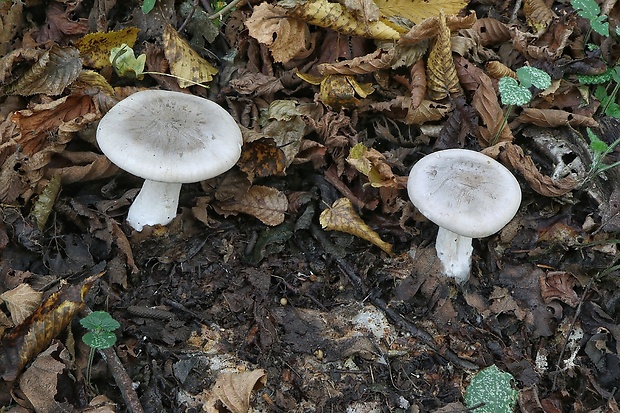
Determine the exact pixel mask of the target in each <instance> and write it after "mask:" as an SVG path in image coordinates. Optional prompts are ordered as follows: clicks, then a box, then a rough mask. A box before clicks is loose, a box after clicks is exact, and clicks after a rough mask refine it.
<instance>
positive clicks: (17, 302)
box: [0, 284, 43, 325]
mask: <svg viewBox="0 0 620 413" xmlns="http://www.w3.org/2000/svg"><path fill="white" fill-rule="evenodd" d="M42 295H43V294H42V293H40V292H38V291H35V290H34V289H33V288H32V287H31V286H29V285H28V284H19V285H18V286H17V287H15V288H13V289H12V290H9V291H6V292H4V293H2V295H0V300H2V301H4V303H5V304H6V306H7V308H8V309H9V312H10V313H11V320H12V321H13V323H14V324H15V325H17V324H21V323H22V322H23V321H24V320H25V319H26V318H28V317H29V316H30V315H31V314H32V313H34V311H35V310H36V309H37V308H38V307H39V304H41V296H42Z"/></svg>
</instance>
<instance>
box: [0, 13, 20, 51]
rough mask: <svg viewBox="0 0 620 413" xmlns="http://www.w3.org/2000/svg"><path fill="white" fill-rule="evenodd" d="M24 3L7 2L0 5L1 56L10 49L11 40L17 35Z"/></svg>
mask: <svg viewBox="0 0 620 413" xmlns="http://www.w3.org/2000/svg"><path fill="white" fill-rule="evenodd" d="M23 9H24V3H22V2H21V1H13V2H5V3H4V4H2V5H0V56H4V55H6V53H7V52H8V51H9V46H10V43H11V40H13V38H14V37H15V36H16V34H17V30H18V28H19V26H21V22H22V18H23V14H22V12H23Z"/></svg>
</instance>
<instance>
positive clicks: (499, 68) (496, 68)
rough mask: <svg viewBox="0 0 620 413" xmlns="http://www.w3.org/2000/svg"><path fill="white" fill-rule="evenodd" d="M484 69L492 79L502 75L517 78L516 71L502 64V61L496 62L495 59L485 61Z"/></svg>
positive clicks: (499, 77)
mask: <svg viewBox="0 0 620 413" xmlns="http://www.w3.org/2000/svg"><path fill="white" fill-rule="evenodd" d="M485 69H486V70H487V73H488V74H489V76H491V77H492V78H493V79H501V78H502V77H506V76H508V77H511V78H513V79H517V73H516V72H515V71H514V70H512V69H511V68H509V67H508V66H506V65H505V64H503V63H502V62H498V61H497V60H492V61H490V62H487V63H486V65H485Z"/></svg>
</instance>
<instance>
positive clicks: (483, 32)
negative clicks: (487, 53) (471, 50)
mask: <svg viewBox="0 0 620 413" xmlns="http://www.w3.org/2000/svg"><path fill="white" fill-rule="evenodd" d="M472 29H474V30H476V31H477V32H478V35H479V36H480V44H481V45H482V46H484V47H487V46H493V45H496V44H501V43H504V42H507V41H508V40H510V38H511V37H512V36H511V35H510V28H509V27H508V25H506V24H504V23H502V22H500V21H499V20H497V19H494V18H490V17H486V18H482V19H478V21H476V23H475V24H474V25H473V26H472Z"/></svg>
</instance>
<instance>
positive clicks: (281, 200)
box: [214, 185, 288, 226]
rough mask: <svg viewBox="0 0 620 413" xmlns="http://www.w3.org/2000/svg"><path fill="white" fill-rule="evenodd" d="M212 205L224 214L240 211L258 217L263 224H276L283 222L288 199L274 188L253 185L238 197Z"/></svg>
mask: <svg viewBox="0 0 620 413" xmlns="http://www.w3.org/2000/svg"><path fill="white" fill-rule="evenodd" d="M214 207H215V208H216V209H217V211H218V213H220V214H222V215H224V216H228V215H230V214H234V215H236V214H238V213H240V212H241V213H244V214H248V215H252V216H253V217H255V218H258V219H259V220H260V221H261V222H262V223H263V224H265V225H269V226H276V225H280V224H281V223H282V222H284V218H285V213H286V211H287V210H288V199H286V195H284V194H283V193H282V192H280V191H278V190H277V189H275V188H270V187H267V186H260V185H254V186H252V187H250V189H248V191H247V192H246V193H245V195H243V197H241V198H240V199H235V200H233V201H228V202H220V203H217V204H215V205H214Z"/></svg>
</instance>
